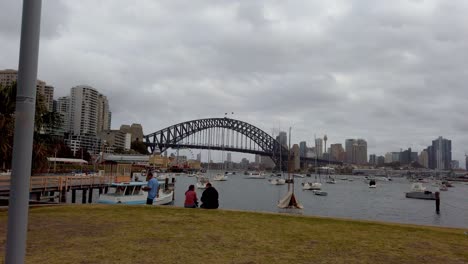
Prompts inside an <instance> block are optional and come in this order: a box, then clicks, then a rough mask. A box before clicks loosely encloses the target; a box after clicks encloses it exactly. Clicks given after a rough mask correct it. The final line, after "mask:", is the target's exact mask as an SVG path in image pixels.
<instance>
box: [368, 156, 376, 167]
mask: <svg viewBox="0 0 468 264" xmlns="http://www.w3.org/2000/svg"><path fill="white" fill-rule="evenodd" d="M369 164H370V165H377V156H376V155H375V154H370V155H369Z"/></svg>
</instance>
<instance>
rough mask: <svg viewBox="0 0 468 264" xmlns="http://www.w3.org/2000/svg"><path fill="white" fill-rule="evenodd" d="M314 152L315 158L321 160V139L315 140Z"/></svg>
mask: <svg viewBox="0 0 468 264" xmlns="http://www.w3.org/2000/svg"><path fill="white" fill-rule="evenodd" d="M315 151H316V152H317V157H319V158H321V157H322V156H323V139H321V138H316V139H315Z"/></svg>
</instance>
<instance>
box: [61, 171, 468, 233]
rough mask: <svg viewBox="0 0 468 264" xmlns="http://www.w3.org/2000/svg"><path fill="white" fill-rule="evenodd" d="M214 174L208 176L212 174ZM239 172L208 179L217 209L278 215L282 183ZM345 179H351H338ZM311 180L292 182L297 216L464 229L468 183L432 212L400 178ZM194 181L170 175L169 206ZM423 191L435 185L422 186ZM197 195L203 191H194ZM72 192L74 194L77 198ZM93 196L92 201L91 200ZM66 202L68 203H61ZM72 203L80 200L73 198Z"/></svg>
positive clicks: (467, 219) (446, 194) (451, 190)
mask: <svg viewBox="0 0 468 264" xmlns="http://www.w3.org/2000/svg"><path fill="white" fill-rule="evenodd" d="M216 173H219V172H214V171H213V172H210V173H208V174H207V175H209V176H214V175H215V174H216ZM245 177H246V176H245V175H243V174H242V173H241V172H237V174H236V175H229V180H228V181H212V184H213V186H214V187H215V188H216V189H217V190H218V192H219V196H220V199H219V202H220V208H225V209H240V210H248V211H260V212H279V211H278V208H277V206H276V204H277V202H278V200H279V199H280V198H281V197H283V196H284V195H285V194H286V192H287V190H288V185H287V184H286V185H271V184H270V183H269V182H268V178H269V177H268V176H267V177H266V179H246V178H245ZM344 177H347V178H348V179H353V181H347V180H340V178H344ZM313 180H314V178H308V177H306V178H303V179H302V178H296V179H295V185H294V186H295V194H296V196H297V198H298V200H299V201H300V202H301V203H302V204H303V205H304V209H303V210H302V214H303V215H314V216H328V217H340V218H349V219H363V220H377V221H388V222H396V223H410V224H418V225H434V226H447V227H461V228H468V185H466V184H465V183H457V182H455V183H454V187H453V188H449V190H448V191H446V192H441V211H440V214H439V215H437V214H436V213H435V201H433V200H432V201H431V200H417V199H408V198H405V192H407V191H409V190H410V186H411V183H410V182H409V181H408V180H407V179H405V178H393V181H389V182H385V181H378V182H377V188H375V189H371V188H368V184H367V183H366V182H364V178H363V177H358V176H346V175H338V176H336V184H327V183H325V180H324V179H322V190H324V191H326V192H328V196H316V195H314V194H313V193H312V191H303V190H302V186H301V183H302V182H303V181H313ZM195 183H196V178H195V177H188V176H187V175H184V174H180V175H178V176H176V187H175V201H174V206H181V207H182V206H183V203H184V198H185V197H184V193H185V191H186V190H187V189H188V186H189V185H190V184H195ZM425 186H426V187H427V188H428V189H429V190H434V188H435V187H433V186H431V184H430V183H428V184H425ZM196 191H197V194H198V197H199V198H200V197H201V194H202V192H203V190H201V189H197V190H196ZM79 195H80V194H79V192H77V196H79ZM97 198H98V194H97V193H95V194H94V196H93V200H95V201H97ZM67 200H68V201H70V199H67ZM77 201H78V202H79V201H81V200H80V198H79V197H77Z"/></svg>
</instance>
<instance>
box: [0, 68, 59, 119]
mask: <svg viewBox="0 0 468 264" xmlns="http://www.w3.org/2000/svg"><path fill="white" fill-rule="evenodd" d="M17 80H18V71H17V70H12V69H6V70H1V71H0V85H1V86H10V85H12V84H13V83H14V82H16V81H17ZM36 89H37V93H39V94H41V96H42V97H43V99H44V105H45V107H46V109H47V111H49V112H52V110H53V105H54V87H53V86H50V85H47V84H46V82H44V81H41V80H37V81H36Z"/></svg>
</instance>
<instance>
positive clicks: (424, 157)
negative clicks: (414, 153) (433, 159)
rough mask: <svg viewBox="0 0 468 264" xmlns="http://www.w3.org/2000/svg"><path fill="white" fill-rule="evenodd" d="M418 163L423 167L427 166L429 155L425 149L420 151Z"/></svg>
mask: <svg viewBox="0 0 468 264" xmlns="http://www.w3.org/2000/svg"><path fill="white" fill-rule="evenodd" d="M418 163H419V164H420V165H421V166H423V167H424V168H428V167H429V155H428V154H427V150H423V151H421V153H420V154H419V157H418Z"/></svg>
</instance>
